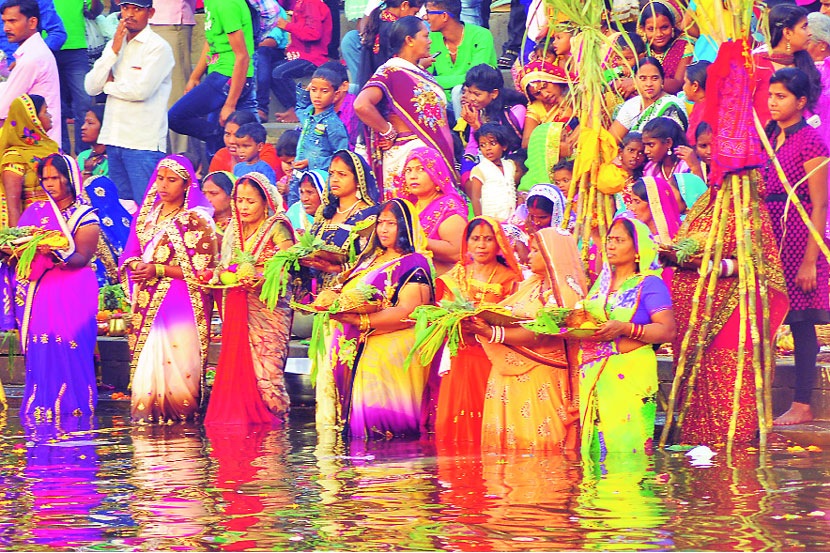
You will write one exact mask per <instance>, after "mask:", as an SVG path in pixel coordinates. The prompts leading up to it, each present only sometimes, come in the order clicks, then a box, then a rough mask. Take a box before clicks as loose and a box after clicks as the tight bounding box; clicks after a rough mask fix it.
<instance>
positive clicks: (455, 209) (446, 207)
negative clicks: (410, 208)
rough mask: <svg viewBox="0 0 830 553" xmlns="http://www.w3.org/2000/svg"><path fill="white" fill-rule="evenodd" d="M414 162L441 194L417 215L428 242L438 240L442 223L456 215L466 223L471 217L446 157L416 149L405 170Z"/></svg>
mask: <svg viewBox="0 0 830 553" xmlns="http://www.w3.org/2000/svg"><path fill="white" fill-rule="evenodd" d="M413 159H417V160H418V161H420V162H421V164H422V165H423V166H424V170H425V171H426V172H427V174H428V175H429V178H430V179H431V180H432V182H433V183H434V184H435V187H436V189H437V191H438V192H441V195H440V196H439V197H437V198H436V199H434V200H433V201H432V202H431V203H430V204H429V205H427V206H426V207H424V208H423V209H422V210H421V211H420V212H419V213H418V219H419V221H420V223H421V227H422V228H423V230H424V234H426V236H427V239H436V238H438V229H439V228H440V227H441V223H443V222H444V221H446V220H447V219H449V218H450V217H452V216H453V215H459V216H461V217H463V218H464V220H465V221H466V220H467V215H468V214H469V210H468V209H467V202H466V201H465V200H464V198H462V197H461V194H459V192H458V189H457V188H456V186H455V183H456V182H457V181H456V180H455V175H454V173H453V172H452V171H451V170H450V168H449V166H448V165H447V164H446V163H445V162H444V158H443V156H441V154H440V153H439V152H436V151H434V150H431V149H429V148H416V149H414V150H412V151H411V152H410V153H409V155H408V156H407V157H406V162H405V163H404V167H405V166H406V165H407V164H408V163H409V162H410V161H412V160H413ZM404 192H405V195H404V197H405V198H406V199H407V200H409V201H410V202H412V203H413V204H415V203H416V202H417V201H418V199H417V198H416V197H415V196H414V195H413V194H410V193H409V192H408V190H405V191H404Z"/></svg>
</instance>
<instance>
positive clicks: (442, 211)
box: [404, 148, 469, 276]
mask: <svg viewBox="0 0 830 553" xmlns="http://www.w3.org/2000/svg"><path fill="white" fill-rule="evenodd" d="M404 176H405V185H404V186H405V188H404V197H405V198H406V199H407V200H409V201H410V202H412V203H413V204H415V213H416V214H417V215H418V219H419V220H420V223H421V227H422V228H423V229H424V233H425V234H426V236H427V249H428V250H429V251H430V252H432V259H433V261H434V262H435V272H436V276H441V275H442V274H444V273H446V272H447V271H449V270H450V269H452V268H453V267H454V266H455V264H456V263H458V261H459V260H460V258H461V243H462V242H463V240H464V229H465V228H466V227H467V215H468V214H469V210H468V208H467V202H466V201H464V199H463V198H462V197H461V195H460V194H459V193H458V190H457V189H456V187H455V182H456V181H455V180H454V176H453V173H452V171H450V169H449V167H448V166H447V164H446V163H445V162H444V159H443V157H442V156H441V155H440V154H439V153H438V152H436V151H435V150H432V149H431V148H415V149H414V150H412V151H411V152H410V153H409V155H408V156H407V157H406V163H405V164H404Z"/></svg>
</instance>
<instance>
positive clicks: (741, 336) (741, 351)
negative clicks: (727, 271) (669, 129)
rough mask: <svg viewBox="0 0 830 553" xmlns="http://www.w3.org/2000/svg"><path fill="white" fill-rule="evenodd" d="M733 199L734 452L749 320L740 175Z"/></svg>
mask: <svg viewBox="0 0 830 553" xmlns="http://www.w3.org/2000/svg"><path fill="white" fill-rule="evenodd" d="M731 177H732V178H731V179H730V180H731V181H732V199H733V201H734V202H735V239H736V243H737V250H738V313H739V315H740V324H741V326H740V328H739V329H738V366H737V369H736V372H735V388H734V389H733V391H732V416H731V417H730V419H729V430H728V431H727V437H726V450H727V451H728V452H730V453H731V452H732V447H733V446H734V444H735V430H736V429H737V426H738V413H739V412H740V409H741V390H742V389H743V379H744V367H745V365H746V328H747V324H749V321H748V320H747V312H748V306H747V278H748V276H747V270H746V265H747V264H748V262H749V261H748V259H747V251H746V235H745V234H744V232H745V231H744V220H743V201H742V198H741V190H740V188H739V180H738V175H736V174H733V175H731Z"/></svg>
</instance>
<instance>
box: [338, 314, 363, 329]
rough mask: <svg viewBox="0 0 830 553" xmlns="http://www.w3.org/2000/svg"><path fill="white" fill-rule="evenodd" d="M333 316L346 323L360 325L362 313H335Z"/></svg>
mask: <svg viewBox="0 0 830 553" xmlns="http://www.w3.org/2000/svg"><path fill="white" fill-rule="evenodd" d="M331 318H332V319H334V320H335V321H337V322H339V323H342V324H344V325H351V326H356V327H360V315H358V314H357V313H333V314H332V315H331Z"/></svg>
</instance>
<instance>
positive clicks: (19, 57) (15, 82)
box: [0, 0, 61, 144]
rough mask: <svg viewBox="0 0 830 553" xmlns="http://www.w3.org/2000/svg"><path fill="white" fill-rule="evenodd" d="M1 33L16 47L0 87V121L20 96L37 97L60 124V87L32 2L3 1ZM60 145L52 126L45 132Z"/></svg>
mask: <svg viewBox="0 0 830 553" xmlns="http://www.w3.org/2000/svg"><path fill="white" fill-rule="evenodd" d="M0 14H2V16H3V30H4V31H5V33H6V37H7V38H8V39H9V42H11V43H12V44H18V45H19V46H18V47H17V51H16V52H15V53H14V59H15V64H14V69H12V71H11V73H9V79H8V80H7V81H6V82H4V83H0V120H5V119H6V117H7V116H8V115H9V106H10V105H11V103H12V101H13V100H14V99H15V98H17V97H18V96H21V95H22V94H37V95H38V96H43V98H44V99H45V100H46V106H47V108H48V109H49V113H51V114H52V117H53V118H54V120H55V121H60V120H61V94H60V91H61V87H60V78H59V77H58V65H57V63H55V56H54V54H52V51H51V50H50V49H49V47H48V46H47V45H46V42H44V40H43V37H42V36H40V33H39V32H38V27H39V26H40V25H39V23H40V7H39V6H38V3H37V1H36V0H6V2H4V3H3V5H2V6H0ZM47 134H48V135H49V137H50V138H52V140H54V141H55V142H57V143H58V144H60V143H61V126H60V125H54V126H53V127H52V129H51V130H50V131H48V132H47Z"/></svg>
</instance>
